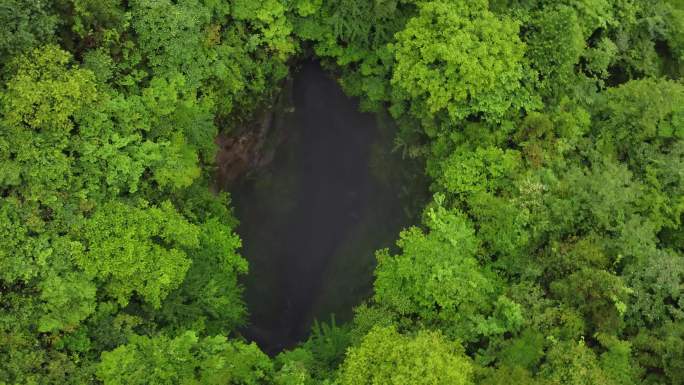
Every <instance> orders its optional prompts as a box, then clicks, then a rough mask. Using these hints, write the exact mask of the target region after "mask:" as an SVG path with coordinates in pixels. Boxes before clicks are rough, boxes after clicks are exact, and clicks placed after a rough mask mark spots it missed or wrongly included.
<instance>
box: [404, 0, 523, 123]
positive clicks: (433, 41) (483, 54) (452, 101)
mask: <svg viewBox="0 0 684 385" xmlns="http://www.w3.org/2000/svg"><path fill="white" fill-rule="evenodd" d="M518 28H519V25H518V23H516V22H515V21H513V20H510V19H507V18H500V17H498V16H496V15H494V14H493V13H491V12H490V11H489V10H488V9H487V4H486V1H456V2H445V1H431V2H426V3H423V4H422V5H421V6H420V12H419V15H418V16H416V17H414V18H412V19H411V20H409V22H408V23H407V24H406V28H405V29H404V30H403V31H401V32H399V33H398V34H397V44H396V46H395V48H394V52H395V57H396V65H395V67H394V72H393V75H392V85H393V86H394V87H395V88H394V91H395V98H396V100H397V103H398V104H397V106H395V107H394V109H395V111H399V110H401V109H407V110H408V112H409V113H410V114H412V115H413V116H415V117H417V118H419V119H422V120H423V121H424V122H428V123H429V122H431V121H433V120H434V117H435V116H437V117H439V116H441V115H446V117H447V118H448V119H451V120H453V121H459V120H461V119H464V118H467V117H469V116H483V117H485V118H486V119H494V120H497V119H500V118H501V117H502V116H503V115H505V114H506V112H507V111H508V110H509V109H510V108H513V107H522V106H523V105H525V104H526V101H525V100H522V99H520V97H519V96H518V94H519V92H520V88H521V85H520V80H521V78H522V76H523V73H522V65H521V61H522V57H523V54H524V45H523V44H522V42H521V41H520V39H519V38H518ZM403 104H408V105H407V106H403Z"/></svg>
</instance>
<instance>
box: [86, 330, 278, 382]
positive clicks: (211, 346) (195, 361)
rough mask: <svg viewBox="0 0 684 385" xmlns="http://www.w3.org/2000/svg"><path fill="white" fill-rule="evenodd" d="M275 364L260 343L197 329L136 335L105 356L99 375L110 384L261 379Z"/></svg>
mask: <svg viewBox="0 0 684 385" xmlns="http://www.w3.org/2000/svg"><path fill="white" fill-rule="evenodd" d="M271 371H272V364H271V362H270V360H269V359H268V356H266V355H265V354H264V353H262V352H261V351H260V350H259V348H258V347H257V346H256V345H255V344H249V345H248V344H245V343H242V342H228V341H226V339H225V338H224V337H206V338H203V339H200V338H198V337H197V336H196V335H195V334H194V333H193V332H187V333H184V334H182V335H180V336H178V337H176V338H168V337H166V336H163V335H161V336H156V337H153V338H149V337H143V336H134V337H131V338H130V342H129V343H128V344H126V345H123V346H120V347H118V348H116V349H114V350H113V351H111V352H105V353H103V354H102V363H101V364H100V365H99V366H98V369H97V376H98V378H99V379H100V380H101V381H102V382H103V383H104V384H107V385H118V384H121V385H123V384H155V385H163V384H202V385H214V384H215V385H219V384H235V385H252V384H259V383H262V382H263V381H264V380H265V379H266V378H267V376H268V375H270V373H271Z"/></svg>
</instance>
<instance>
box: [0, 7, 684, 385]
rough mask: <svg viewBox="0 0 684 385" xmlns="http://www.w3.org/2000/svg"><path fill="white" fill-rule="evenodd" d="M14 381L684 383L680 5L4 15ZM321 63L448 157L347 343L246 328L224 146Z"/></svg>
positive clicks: (419, 154) (7, 256)
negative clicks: (220, 167)
mask: <svg viewBox="0 0 684 385" xmlns="http://www.w3.org/2000/svg"><path fill="white" fill-rule="evenodd" d="M0 23H1V25H2V27H0V79H1V80H2V84H1V86H0V309H1V311H0V383H6V384H54V383H61V384H90V383H93V384H95V383H105V384H282V385H285V384H287V385H308V384H321V383H327V384H343V385H363V384H375V385H378V384H416V385H421V384H426V385H427V384H455V385H460V384H483V385H484V384H492V385H493V384H509V383H518V384H539V385H542V384H544V385H547V384H548V385H551V384H610V385H613V384H614V385H627V384H653V385H655V384H684V229H683V227H682V223H681V222H682V217H683V214H682V213H683V211H684V184H683V179H684V141H683V139H684V84H683V83H682V81H681V78H680V76H681V74H682V72H684V3H682V2H681V1H679V0H657V1H646V0H573V1H569V0H562V1H547V0H490V1H486V0H377V1H370V0H341V1H324V0H261V1H256V0H173V1H172V0H128V1H124V0H104V1H103V0H41V1H24V0H0ZM306 55H311V56H315V57H316V58H318V59H319V60H321V61H322V63H323V64H324V66H325V67H326V68H327V69H328V70H329V71H330V72H331V73H333V74H334V75H335V76H336V77H337V78H338V79H339V82H340V84H341V85H342V86H343V88H344V89H345V91H346V92H347V93H348V94H349V95H353V96H359V97H360V98H361V100H362V106H363V108H365V109H368V110H373V109H381V108H388V109H389V111H390V112H391V113H392V115H393V117H394V118H395V119H396V120H397V122H398V124H399V126H400V127H401V128H400V130H399V132H397V139H396V141H397V148H398V150H400V151H403V152H404V154H405V155H406V156H408V157H416V158H420V159H422V160H424V161H425V163H426V169H425V173H426V174H427V176H428V177H429V178H430V180H431V183H432V184H431V189H432V191H433V193H434V199H433V201H432V202H431V203H430V204H429V205H428V206H427V207H426V208H425V210H424V214H423V220H422V223H417V224H416V226H414V227H411V228H409V229H406V230H405V231H403V232H402V233H401V234H400V235H399V241H398V247H399V249H398V250H399V251H398V252H397V253H393V252H390V251H388V250H380V251H378V253H377V259H378V266H377V268H376V271H375V293H374V296H373V297H372V298H369V300H368V302H367V303H366V304H363V305H361V306H360V307H359V308H357V309H356V316H355V318H354V320H353V322H352V323H350V324H349V325H343V326H338V325H335V324H334V322H333V323H331V324H320V325H319V324H316V326H315V327H314V329H313V330H312V334H311V337H310V338H309V339H308V340H307V341H305V342H303V343H302V345H301V346H300V347H297V348H296V349H293V350H291V351H286V352H283V353H281V354H280V355H278V356H277V357H275V358H269V357H268V356H266V355H265V354H264V353H262V352H261V351H260V350H259V348H258V347H257V346H256V345H255V344H250V343H247V342H246V341H244V340H243V339H242V338H240V336H239V334H237V333H236V328H237V327H238V326H240V325H242V324H243V323H244V321H245V305H244V303H243V302H242V300H241V289H240V287H239V285H238V276H239V275H241V274H246V273H247V271H248V266H247V263H246V261H245V260H244V259H243V258H242V257H241V256H240V255H239V252H238V249H239V247H240V239H239V238H238V237H237V236H236V235H235V234H234V232H233V229H234V227H235V226H236V223H237V220H236V218H234V217H233V215H232V214H231V210H230V200H229V197H228V195H226V194H225V193H221V194H214V193H212V192H211V191H210V184H211V175H212V170H213V160H214V155H215V146H214V143H213V140H214V137H215V136H216V134H217V132H218V130H219V129H221V130H230V129H234V128H236V127H239V126H240V125H241V124H242V122H245V121H248V120H249V119H250V118H251V117H252V116H254V115H253V114H254V113H255V112H256V111H258V110H259V109H262V108H267V105H268V103H269V101H270V100H271V98H272V95H274V94H276V93H277V91H278V86H279V84H280V81H281V80H282V79H283V78H284V77H286V76H287V74H288V71H289V68H290V66H291V65H292V63H293V62H294V60H296V59H297V58H301V57H303V56H306Z"/></svg>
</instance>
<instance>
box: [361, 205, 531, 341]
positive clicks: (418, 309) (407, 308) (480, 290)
mask: <svg viewBox="0 0 684 385" xmlns="http://www.w3.org/2000/svg"><path fill="white" fill-rule="evenodd" d="M427 217H428V222H427V226H428V228H429V229H430V232H429V233H427V234H426V233H424V232H423V231H421V230H420V229H418V228H415V227H414V228H411V229H408V230H406V231H404V232H403V233H402V234H401V240H400V241H399V242H398V246H399V247H400V248H401V249H402V254H400V255H397V256H390V255H389V253H388V251H387V250H383V251H380V252H378V255H377V257H378V267H377V268H376V273H375V274H376V281H375V300H376V301H377V302H378V303H379V304H382V305H385V306H388V307H389V308H391V309H392V310H394V311H396V312H397V313H398V314H400V315H402V316H414V315H415V316H418V317H420V318H421V319H423V320H425V321H428V322H429V321H432V322H437V323H438V324H439V325H442V328H443V329H444V330H445V331H447V333H448V334H453V335H456V336H458V337H460V338H465V339H473V338H474V337H475V336H476V335H478V334H484V335H489V334H498V333H503V332H504V331H506V330H510V329H511V328H515V327H516V326H517V325H518V322H519V321H520V317H521V315H520V314H519V309H518V308H517V306H516V305H515V304H514V303H512V302H510V301H509V300H508V299H506V298H504V297H500V298H499V299H498V300H496V296H497V293H498V292H499V290H500V289H499V285H500V282H499V281H498V280H497V279H496V277H495V276H494V275H493V274H492V272H490V271H488V270H487V269H485V268H483V267H481V266H480V264H479V262H478V260H477V259H476V253H477V252H478V241H477V238H476V237H475V233H474V231H473V229H472V227H471V224H470V223H469V222H468V221H467V219H466V218H465V217H464V216H463V214H461V213H458V212H449V211H447V210H445V209H444V208H442V207H437V209H431V210H429V211H428V213H427ZM495 308H496V309H497V310H498V311H500V314H496V315H493V316H490V315H491V313H492V312H494V309H495Z"/></svg>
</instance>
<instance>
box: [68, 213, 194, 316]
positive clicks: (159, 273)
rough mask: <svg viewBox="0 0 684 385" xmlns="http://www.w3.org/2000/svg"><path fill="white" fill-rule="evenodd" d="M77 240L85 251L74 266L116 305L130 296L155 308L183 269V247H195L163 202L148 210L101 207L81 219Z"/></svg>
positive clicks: (185, 263) (191, 232) (185, 224)
mask: <svg viewBox="0 0 684 385" xmlns="http://www.w3.org/2000/svg"><path fill="white" fill-rule="evenodd" d="M83 238H84V243H85V244H86V245H87V249H88V251H87V252H86V253H83V255H82V256H81V257H80V258H78V259H77V260H76V263H77V264H78V266H79V267H81V268H82V269H83V270H84V271H85V273H86V274H88V275H90V276H92V277H94V278H96V279H97V280H100V281H103V282H106V284H105V290H106V291H107V293H108V294H109V295H111V296H112V297H113V298H115V299H116V300H117V301H118V302H119V303H120V304H121V305H126V304H127V303H128V301H129V299H130V297H131V295H132V293H133V292H135V293H137V294H138V295H140V296H141V297H142V298H143V299H144V300H145V301H148V302H150V303H151V304H153V305H154V306H157V307H158V306H159V305H160V303H161V300H162V299H163V298H164V297H165V296H166V294H167V293H168V292H169V290H171V289H174V288H175V287H177V286H178V284H179V283H180V282H182V280H183V277H184V276H185V273H186V271H187V270H188V268H189V265H190V261H189V260H188V258H187V257H186V255H185V253H184V252H183V248H194V247H197V246H199V240H198V229H197V228H196V227H195V226H193V225H191V224H189V223H188V222H187V221H185V220H184V218H183V217H181V216H180V215H179V214H178V213H176V212H175V210H174V209H173V206H171V204H170V203H169V202H165V203H163V204H162V205H161V206H160V207H150V208H145V207H143V208H139V207H135V206H131V205H126V204H123V203H119V202H111V203H107V204H105V205H103V206H102V207H100V208H99V209H98V210H96V211H95V213H94V214H93V216H92V217H91V218H89V219H88V220H87V221H86V223H85V226H84V229H83Z"/></svg>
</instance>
